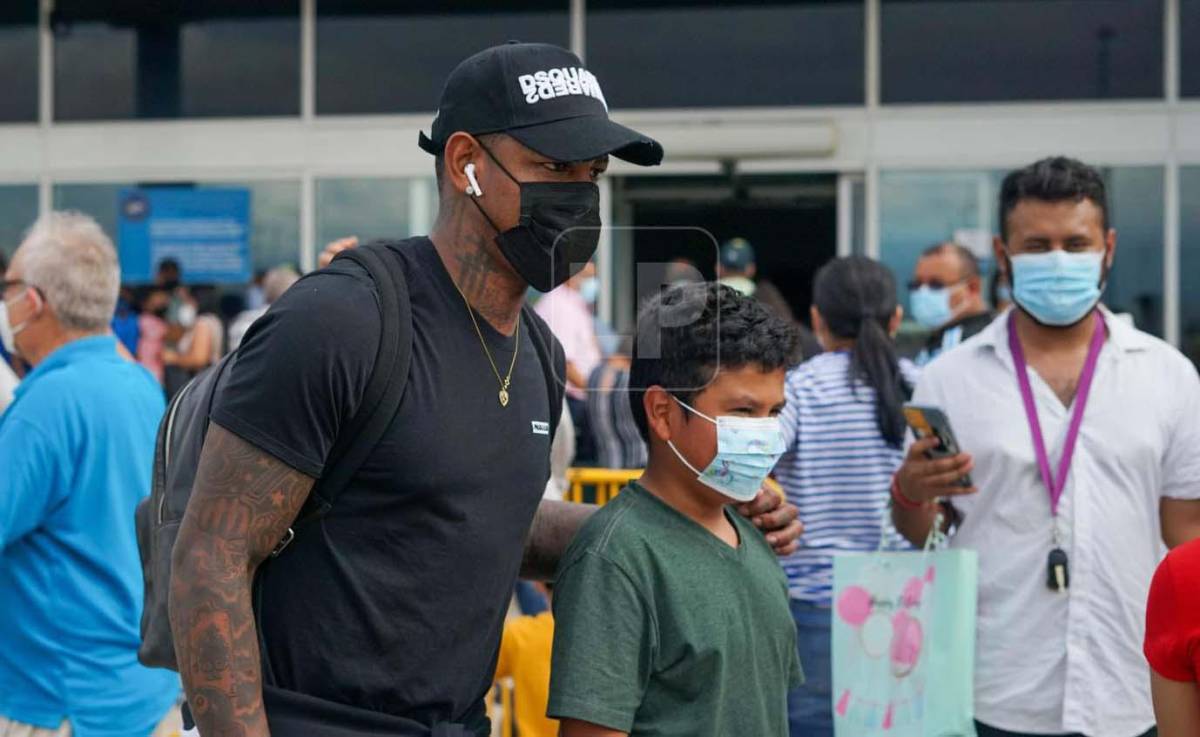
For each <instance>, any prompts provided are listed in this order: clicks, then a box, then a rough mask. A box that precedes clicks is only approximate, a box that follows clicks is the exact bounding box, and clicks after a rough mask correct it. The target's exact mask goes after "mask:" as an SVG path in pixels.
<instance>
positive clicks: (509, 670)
mask: <svg viewBox="0 0 1200 737" xmlns="http://www.w3.org/2000/svg"><path fill="white" fill-rule="evenodd" d="M553 643H554V617H553V615H551V614H550V612H542V613H541V614H538V615H536V616H532V617H513V618H511V619H509V620H508V621H507V622H505V624H504V638H503V639H502V640H501V641H500V657H499V659H498V660H497V661H496V680H497V681H502V680H503V679H506V678H511V679H512V683H513V687H512V689H511V690H510V689H503V688H502V689H501V691H500V698H501V702H502V708H503V710H504V716H505V719H504V722H503V723H502V725H501V730H502V731H501V735H502V736H503V737H509V736H510V735H511V734H512V720H510V719H509V717H508V715H509V714H512V715H513V716H514V717H515V722H516V726H517V734H519V735H521V737H556V735H558V722H557V721H555V720H553V719H547V718H546V704H547V702H548V701H549V700H550V651H551V646H552V645H553Z"/></svg>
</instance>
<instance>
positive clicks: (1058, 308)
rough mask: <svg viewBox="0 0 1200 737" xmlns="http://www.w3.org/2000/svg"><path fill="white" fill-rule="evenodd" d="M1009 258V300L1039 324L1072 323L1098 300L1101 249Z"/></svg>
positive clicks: (1101, 270)
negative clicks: (1010, 276)
mask: <svg viewBox="0 0 1200 737" xmlns="http://www.w3.org/2000/svg"><path fill="white" fill-rule="evenodd" d="M1010 261H1011V263H1012V281H1013V301H1015V302H1016V303H1017V304H1018V305H1019V306H1020V307H1021V309H1023V310H1025V311H1026V312H1028V313H1029V315H1030V316H1031V317H1033V319H1034V320H1037V321H1038V322H1040V323H1042V324H1043V325H1052V326H1056V327H1062V326H1066V325H1074V324H1075V323H1077V322H1079V321H1080V320H1082V319H1083V318H1085V317H1087V314H1088V313H1089V312H1091V311H1092V309H1093V308H1094V307H1095V306H1096V303H1097V302H1099V301H1100V293H1101V291H1103V287H1102V285H1101V284H1100V280H1101V278H1102V277H1103V271H1104V267H1103V265H1104V253H1103V252H1101V251H1085V252H1083V253H1068V252H1066V251H1062V250H1054V251H1047V252H1046V253H1023V254H1020V255H1017V256H1012V257H1011V258H1010Z"/></svg>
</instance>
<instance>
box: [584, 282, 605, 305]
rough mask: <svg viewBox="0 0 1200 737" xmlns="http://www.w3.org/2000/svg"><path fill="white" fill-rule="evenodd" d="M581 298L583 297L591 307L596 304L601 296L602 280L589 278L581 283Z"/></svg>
mask: <svg viewBox="0 0 1200 737" xmlns="http://www.w3.org/2000/svg"><path fill="white" fill-rule="evenodd" d="M579 296H580V297H583V301H584V302H587V303H588V304H590V305H594V304H596V298H597V297H598V296H600V280H599V279H597V278H596V277H594V276H589V277H588V278H586V279H584V280H583V281H581V282H579Z"/></svg>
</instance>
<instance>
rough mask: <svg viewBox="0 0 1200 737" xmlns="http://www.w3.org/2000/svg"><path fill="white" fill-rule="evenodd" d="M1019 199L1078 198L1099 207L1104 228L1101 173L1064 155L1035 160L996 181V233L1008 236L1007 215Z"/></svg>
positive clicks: (1104, 191) (1105, 209)
mask: <svg viewBox="0 0 1200 737" xmlns="http://www.w3.org/2000/svg"><path fill="white" fill-rule="evenodd" d="M1021 200H1042V201H1043V202H1065V201H1068V200H1070V201H1072V202H1082V201H1083V200H1091V201H1092V204H1094V205H1095V206H1096V207H1098V208H1099V209H1100V224H1101V226H1102V227H1103V228H1104V230H1105V232H1107V231H1108V192H1107V189H1106V188H1105V186H1104V177H1102V176H1100V172H1098V171H1096V170H1095V169H1093V168H1092V167H1090V166H1088V165H1087V164H1085V163H1083V162H1082V161H1078V160H1076V159H1069V158H1067V157H1066V156H1052V157H1050V158H1046V159H1042V160H1041V161H1035V162H1034V163H1032V164H1030V165H1029V166H1027V167H1025V168H1024V169H1017V170H1015V171H1011V172H1009V173H1008V176H1006V177H1004V183H1003V184H1001V185H1000V237H1001V239H1003V240H1005V241H1007V240H1008V216H1009V214H1010V213H1012V211H1013V210H1014V209H1015V208H1016V206H1017V203H1019V202H1020V201H1021Z"/></svg>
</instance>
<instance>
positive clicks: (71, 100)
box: [53, 0, 300, 120]
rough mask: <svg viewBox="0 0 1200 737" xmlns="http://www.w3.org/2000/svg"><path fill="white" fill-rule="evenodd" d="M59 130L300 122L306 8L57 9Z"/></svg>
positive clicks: (266, 2)
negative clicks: (172, 121) (135, 122)
mask: <svg viewBox="0 0 1200 737" xmlns="http://www.w3.org/2000/svg"><path fill="white" fill-rule="evenodd" d="M53 28H54V60H55V61H54V63H55V71H54V80H55V81H54V111H55V113H54V114H55V117H56V118H57V119H59V120H104V119H124V118H178V117H218V116H255V115H298V114H299V113H300V0H262V1H261V2H255V3H233V2H229V1H228V0H193V1H192V2H188V3H146V4H132V3H127V2H122V1H119V0H58V2H57V4H56V7H55V11H54V15H53Z"/></svg>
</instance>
